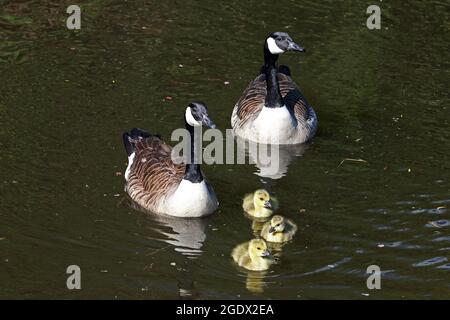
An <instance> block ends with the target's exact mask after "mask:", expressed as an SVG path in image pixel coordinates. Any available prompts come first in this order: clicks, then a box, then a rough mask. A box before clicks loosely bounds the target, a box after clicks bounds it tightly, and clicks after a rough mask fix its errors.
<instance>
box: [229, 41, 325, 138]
mask: <svg viewBox="0 0 450 320" xmlns="http://www.w3.org/2000/svg"><path fill="white" fill-rule="evenodd" d="M286 51H297V52H304V51H305V49H303V48H301V47H300V46H299V45H297V44H296V43H295V42H294V41H293V40H292V39H291V37H289V35H288V34H287V33H285V32H275V33H272V34H271V35H269V36H268V37H267V39H266V41H265V43H264V66H263V67H262V69H261V74H260V75H259V76H257V77H256V79H255V80H253V81H252V82H250V84H249V85H248V87H247V89H245V91H244V93H243V94H242V96H241V98H240V99H239V100H238V102H237V103H236V105H235V107H234V109H233V114H232V116H231V126H232V128H233V131H234V134H235V135H236V136H238V137H241V138H243V139H245V140H250V141H254V142H258V143H269V144H297V143H304V142H306V141H308V140H310V139H311V138H312V137H313V136H314V134H315V133H316V130H317V116H316V113H315V112H314V110H313V108H312V107H311V106H310V105H309V104H308V102H307V101H306V99H305V98H304V97H303V95H302V93H301V92H300V90H299V89H298V87H297V85H296V84H295V83H294V81H293V80H292V78H291V73H290V70H289V68H288V67H286V66H280V67H279V68H277V60H278V56H279V55H280V54H282V53H283V52H286Z"/></svg>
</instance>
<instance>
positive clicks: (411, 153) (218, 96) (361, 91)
mask: <svg viewBox="0 0 450 320" xmlns="http://www.w3.org/2000/svg"><path fill="white" fill-rule="evenodd" d="M374 3H378V2H376V1H375V2H374V1H350V0H349V1H340V2H336V1H320V2H319V1H317V2H313V1H288V0H282V1H278V2H277V4H276V5H275V4H274V3H273V2H264V1H247V2H244V1H221V2H214V5H212V4H210V2H207V1H174V0H169V1H164V2H160V1H141V0H138V1H113V0H111V1H107V0H97V1H80V2H79V4H80V6H81V10H82V26H81V30H79V31H69V30H67V29H66V27H65V19H66V17H67V14H66V8H67V6H68V5H69V4H73V1H70V2H67V1H61V2H59V1H47V0H46V1H26V0H22V1H0V4H1V5H0V150H1V152H0V222H1V223H0V298H4V299H5V298H64V299H72V298H74V299H80V298H106V299H114V298H119V299H129V298H133V299H153V298H169V299H177V298H180V297H187V298H202V299H217V298H223V299H234V298H251V299H266V298H272V299H280V298H287V299H298V298H300V299H321V298H345V299H373V298H376V299H394V298H406V299H417V298H425V299H443V298H447V299H448V298H450V273H449V272H450V261H449V259H450V254H449V253H450V211H449V208H450V177H449V169H450V164H449V158H450V131H449V123H450V114H449V112H450V110H449V108H450V106H449V79H450V75H449V70H450V68H449V67H450V64H449V58H450V53H449V52H450V45H449V44H450V33H449V31H450V30H449V29H450V19H449V16H450V4H449V2H448V1H444V0H440V1H408V2H407V3H406V2H405V1H383V2H379V3H378V4H379V5H380V6H381V10H382V12H381V14H382V24H381V26H382V29H381V30H373V31H371V30H368V29H367V27H366V26H365V21H366V18H367V15H366V8H367V6H369V5H371V4H374ZM272 31H286V32H288V33H289V34H290V36H291V37H292V38H293V39H294V40H295V41H296V42H298V43H299V44H301V45H302V46H304V47H305V48H306V49H307V53H306V54H285V55H284V56H283V57H281V62H282V63H284V64H287V65H289V66H290V68H291V71H292V73H293V77H294V79H295V80H296V82H297V83H298V85H299V86H300V88H301V89H302V91H303V93H304V94H305V96H306V97H307V98H308V101H309V102H310V103H311V104H312V105H313V106H314V108H315V110H316V112H317V114H318V117H319V132H318V134H317V137H316V138H315V139H314V141H313V143H312V144H311V145H310V146H309V148H307V150H305V151H304V152H303V154H302V155H301V156H299V157H297V158H295V159H291V160H292V162H290V164H289V167H288V171H287V174H286V175H285V176H284V177H282V178H281V179H277V180H271V179H267V178H262V177H260V176H258V175H257V174H255V173H258V169H257V168H256V167H255V166H254V165H211V166H203V169H204V171H205V173H206V175H207V176H208V179H209V181H210V182H211V183H212V185H213V187H214V189H215V191H216V193H217V195H218V197H219V200H220V208H219V210H218V211H217V212H216V213H215V214H214V215H213V216H211V217H209V218H206V219H203V220H182V221H179V220H163V219H157V218H155V217H153V216H150V215H146V214H143V213H140V212H137V211H135V210H134V209H132V208H130V207H129V206H128V205H127V204H126V202H125V201H124V199H125V197H124V192H123V186H124V178H123V175H120V174H119V173H117V172H120V173H123V172H124V170H125V167H126V161H127V159H126V154H125V151H124V150H123V146H122V141H121V134H122V132H124V131H127V130H129V129H131V128H133V127H141V128H145V129H147V130H149V131H152V132H159V133H161V134H162V136H163V137H165V138H166V139H168V138H169V137H170V134H171V132H172V130H173V129H175V128H178V127H181V126H183V112H184V108H185V106H186V104H187V103H188V102H189V101H190V100H193V99H200V100H203V101H205V102H206V103H207V104H208V106H209V110H210V114H211V117H212V118H213V119H214V121H215V122H216V123H217V124H218V126H219V128H220V129H222V130H225V129H226V128H229V127H230V124H229V123H230V115H231V111H232V108H233V105H234V103H235V102H236V100H237V99H238V98H239V96H240V94H241V93H242V91H243V89H244V88H245V86H246V85H247V84H248V82H249V81H250V80H251V79H253V78H254V77H255V76H256V74H257V72H258V70H259V67H260V65H261V64H262V43H263V40H264V38H265V37H266V35H267V34H268V33H270V32H272ZM225 82H229V84H225ZM167 97H170V98H171V99H170V98H167ZM344 159H362V160H364V161H352V160H346V161H343V160H344ZM263 185H265V186H266V187H268V188H270V189H271V190H272V191H273V192H274V193H275V194H276V196H277V197H278V198H279V200H280V203H281V210H280V213H281V214H283V215H285V216H288V217H289V218H291V219H292V220H294V221H295V222H296V223H297V224H298V226H299V231H298V233H297V235H296V237H295V239H294V241H293V242H291V243H289V244H287V245H286V246H285V247H283V253H282V256H281V259H280V263H279V264H277V265H275V266H274V267H273V268H272V269H271V270H270V271H268V272H267V273H256V274H255V273H247V272H245V271H243V270H241V269H239V268H238V267H236V266H235V265H234V264H233V262H232V260H231V258H230V253H231V250H232V248H233V247H234V246H235V245H237V244H239V243H242V242H244V241H247V240H249V239H250V238H251V237H252V230H251V221H250V220H249V219H247V218H246V217H245V216H244V215H243V213H242V210H241V201H242V197H243V195H244V194H245V193H247V192H251V191H253V190H255V189H257V188H260V187H261V186H263ZM72 264H76V265H78V266H80V268H81V273H82V280H81V282H82V290H79V291H77V290H73V291H70V290H68V289H67V288H66V278H67V276H68V275H67V274H66V268H67V266H69V265H72ZM372 264H376V265H379V266H380V268H381V270H382V271H383V274H382V280H381V286H382V288H381V290H368V289H367V287H366V279H367V276H368V275H367V274H366V268H367V267H368V266H369V265H372Z"/></svg>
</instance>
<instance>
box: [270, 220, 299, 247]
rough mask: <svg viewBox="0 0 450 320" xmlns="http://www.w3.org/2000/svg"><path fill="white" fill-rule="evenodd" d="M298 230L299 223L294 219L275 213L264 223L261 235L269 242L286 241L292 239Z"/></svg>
mask: <svg viewBox="0 0 450 320" xmlns="http://www.w3.org/2000/svg"><path fill="white" fill-rule="evenodd" d="M296 232H297V225H296V224H295V223H294V222H293V221H292V220H290V219H286V218H285V217H282V216H279V215H275V216H273V217H272V219H270V221H267V222H266V223H265V224H264V226H263V228H262V230H261V237H262V238H264V239H266V240H267V241H269V242H286V241H289V240H291V239H292V238H293V237H294V235H295V233H296Z"/></svg>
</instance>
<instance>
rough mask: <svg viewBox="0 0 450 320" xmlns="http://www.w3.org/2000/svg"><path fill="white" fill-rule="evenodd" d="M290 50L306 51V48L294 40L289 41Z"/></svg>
mask: <svg viewBox="0 0 450 320" xmlns="http://www.w3.org/2000/svg"><path fill="white" fill-rule="evenodd" d="M288 51H297V52H305V51H306V49H305V48H303V47H300V46H299V45H298V44H296V43H295V42H294V41H291V42H289V46H288Z"/></svg>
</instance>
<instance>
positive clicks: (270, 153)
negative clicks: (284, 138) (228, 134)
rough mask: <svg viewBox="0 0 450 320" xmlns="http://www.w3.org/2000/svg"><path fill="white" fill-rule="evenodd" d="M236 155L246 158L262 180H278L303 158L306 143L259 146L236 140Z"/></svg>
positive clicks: (306, 147) (258, 144)
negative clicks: (290, 166)
mask: <svg viewBox="0 0 450 320" xmlns="http://www.w3.org/2000/svg"><path fill="white" fill-rule="evenodd" d="M236 142H237V151H238V154H239V153H242V154H245V155H247V156H248V158H249V162H250V163H253V164H255V165H256V167H257V168H258V171H257V172H256V175H258V176H260V177H263V178H270V179H280V178H282V177H284V176H285V175H286V173H287V171H288V167H289V165H290V164H291V163H292V162H293V161H294V160H295V159H296V158H297V157H301V156H303V154H304V153H305V151H306V149H308V148H309V145H310V144H308V143H303V144H291V145H274V144H260V143H255V142H251V141H245V140H242V139H241V138H236Z"/></svg>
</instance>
